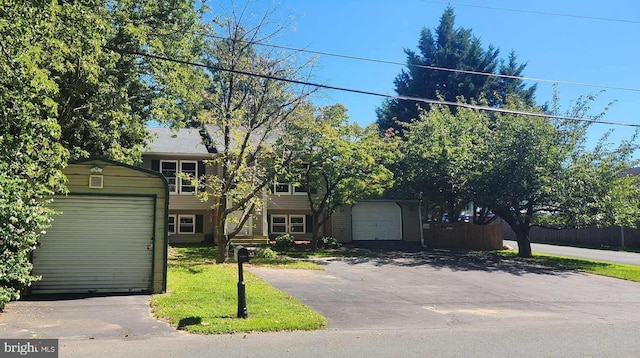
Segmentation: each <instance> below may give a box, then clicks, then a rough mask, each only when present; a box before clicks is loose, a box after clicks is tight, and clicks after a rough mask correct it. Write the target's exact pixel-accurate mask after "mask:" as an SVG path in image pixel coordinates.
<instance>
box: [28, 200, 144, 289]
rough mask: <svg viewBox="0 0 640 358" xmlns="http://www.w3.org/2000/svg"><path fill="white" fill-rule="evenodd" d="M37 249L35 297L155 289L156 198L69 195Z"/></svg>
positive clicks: (56, 205)
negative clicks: (152, 275)
mask: <svg viewBox="0 0 640 358" xmlns="http://www.w3.org/2000/svg"><path fill="white" fill-rule="evenodd" d="M53 208H54V209H55V210H56V211H59V212H62V215H59V216H56V217H55V218H54V222H53V223H52V226H51V228H49V229H48V230H47V233H46V234H45V235H44V237H43V238H42V240H41V243H40V247H38V249H36V250H35V251H34V254H33V263H34V270H33V272H34V274H35V275H41V276H42V280H41V281H39V282H37V283H35V284H34V285H33V288H32V292H33V293H82V292H139V291H149V290H151V272H152V258H153V251H152V250H153V210H154V205H153V198H150V197H102V196H69V197H64V198H58V199H56V200H55V201H54V204H53Z"/></svg>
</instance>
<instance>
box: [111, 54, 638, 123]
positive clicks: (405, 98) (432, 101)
mask: <svg viewBox="0 0 640 358" xmlns="http://www.w3.org/2000/svg"><path fill="white" fill-rule="evenodd" d="M105 48H106V49H108V50H111V51H115V52H118V53H121V54H129V55H135V56H143V57H147V58H152V59H156V60H161V61H168V62H173V63H179V64H183V65H189V66H196V67H201V68H207V69H210V70H216V71H224V72H231V73H236V74H241V75H246V76H254V77H259V78H264V79H270V80H274V81H282V82H288V83H293V84H298V85H304V86H310V87H316V88H323V89H329V90H336V91H343V92H350V93H357V94H363V95H369V96H377V97H383V98H392V99H398V100H403V101H415V102H423V103H428V104H434V105H448V106H455V107H463V108H470V109H476V110H482V111H489V112H498V113H507V114H517V115H525V116H532V117H542V118H552V119H561V120H571V121H582V122H589V123H599V124H609V125H615V126H626V127H637V128H640V124H633V123H626V122H614V121H603V120H599V119H596V118H578V117H568V116H558V115H552V114H546V113H534V112H525V111H519V110H511V109H505V108H494V107H486V106H479V105H475V104H469V103H458V102H451V101H440V100H435V99H429V98H419V97H410V96H400V95H391V94H385V93H379V92H372V91H365V90H358V89H352V88H346V87H337V86H331V85H325V84H320V83H313V82H308V81H300V80H293V79H289V78H283V77H276V76H272V75H263V74H260V73H253V72H247V71H241V70H232V69H228V68H222V67H219V66H214V65H207V64H203V63H197V62H191V61H184V60H178V59H173V58H169V57H164V56H158V55H153V54H149V53H144V52H137V51H128V50H123V49H116V48H112V47H105Z"/></svg>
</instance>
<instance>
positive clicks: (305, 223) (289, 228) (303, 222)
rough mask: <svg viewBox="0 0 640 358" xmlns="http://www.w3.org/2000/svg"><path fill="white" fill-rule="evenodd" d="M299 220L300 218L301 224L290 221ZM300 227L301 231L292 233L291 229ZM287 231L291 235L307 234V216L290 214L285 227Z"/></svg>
mask: <svg viewBox="0 0 640 358" xmlns="http://www.w3.org/2000/svg"><path fill="white" fill-rule="evenodd" d="M294 218H296V219H299V218H302V222H301V223H295V224H294V223H293V220H292V219H294ZM300 225H302V231H294V230H293V228H294V227H300ZM287 229H288V230H289V233H291V234H306V233H307V216H306V215H300V214H295V215H294V214H292V215H289V226H288V227H287Z"/></svg>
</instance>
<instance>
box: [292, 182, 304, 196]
mask: <svg viewBox="0 0 640 358" xmlns="http://www.w3.org/2000/svg"><path fill="white" fill-rule="evenodd" d="M296 189H297V190H296ZM303 189H304V188H303V187H302V185H295V184H292V185H291V195H307V191H306V190H304V191H298V190H303Z"/></svg>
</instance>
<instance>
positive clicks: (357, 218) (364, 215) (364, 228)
mask: <svg viewBox="0 0 640 358" xmlns="http://www.w3.org/2000/svg"><path fill="white" fill-rule="evenodd" d="M351 222H352V231H353V240H354V241H358V240H402V212H401V210H400V207H399V206H398V205H397V204H396V203H393V202H364V203H358V204H356V205H354V206H353V208H352V210H351Z"/></svg>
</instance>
